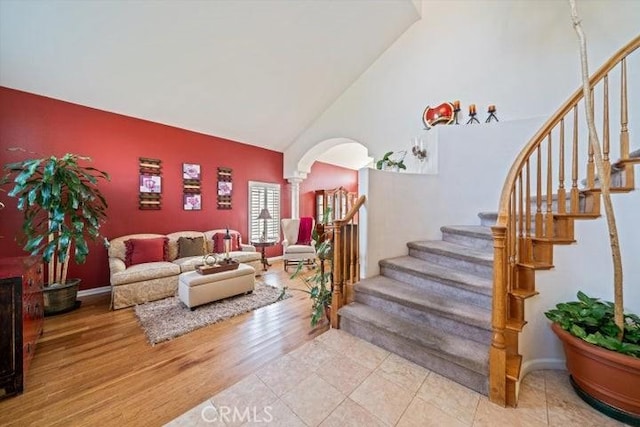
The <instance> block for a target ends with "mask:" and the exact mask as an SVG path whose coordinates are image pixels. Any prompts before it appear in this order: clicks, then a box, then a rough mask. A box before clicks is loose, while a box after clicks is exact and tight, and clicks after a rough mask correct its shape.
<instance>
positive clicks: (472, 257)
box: [407, 240, 493, 267]
mask: <svg viewBox="0 0 640 427" xmlns="http://www.w3.org/2000/svg"><path fill="white" fill-rule="evenodd" d="M407 246H408V247H409V249H414V250H418V251H424V252H431V253H434V254H438V255H443V256H446V257H449V258H455V259H459V260H463V261H469V262H474V263H477V264H481V265H485V266H487V267H492V266H493V252H491V251H486V250H479V249H474V248H469V247H467V246H462V245H458V244H455V243H449V242H445V241H443V240H427V241H422V242H409V243H407Z"/></svg>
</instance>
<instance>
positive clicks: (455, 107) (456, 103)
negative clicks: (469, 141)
mask: <svg viewBox="0 0 640 427" xmlns="http://www.w3.org/2000/svg"><path fill="white" fill-rule="evenodd" d="M459 112H460V101H453V123H454V124H456V125H459V124H460V123H458V113H459Z"/></svg>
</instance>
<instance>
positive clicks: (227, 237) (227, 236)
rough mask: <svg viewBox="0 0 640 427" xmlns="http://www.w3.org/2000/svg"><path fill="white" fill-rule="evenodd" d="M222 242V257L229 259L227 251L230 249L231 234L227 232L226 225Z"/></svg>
mask: <svg viewBox="0 0 640 427" xmlns="http://www.w3.org/2000/svg"><path fill="white" fill-rule="evenodd" d="M222 243H223V246H224V259H225V261H229V251H231V234H229V227H227V233H226V234H225V235H224V238H223V239H222Z"/></svg>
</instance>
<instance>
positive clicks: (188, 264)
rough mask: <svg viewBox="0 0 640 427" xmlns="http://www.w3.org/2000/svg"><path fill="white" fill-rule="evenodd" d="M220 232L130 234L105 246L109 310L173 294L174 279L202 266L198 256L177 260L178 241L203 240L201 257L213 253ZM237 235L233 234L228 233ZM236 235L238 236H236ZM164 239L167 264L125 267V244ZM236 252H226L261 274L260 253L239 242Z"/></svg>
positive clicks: (160, 262)
mask: <svg viewBox="0 0 640 427" xmlns="http://www.w3.org/2000/svg"><path fill="white" fill-rule="evenodd" d="M225 231H226V230H224V229H216V230H209V231H206V232H200V231H179V232H176V233H170V234H166V235H163V234H130V235H126V236H122V237H117V238H115V239H113V240H111V241H110V242H109V250H108V254H109V273H110V274H109V276H110V283H111V307H112V308H113V309H119V308H124V307H129V306H132V305H136V304H142V303H145V302H148V301H155V300H158V299H162V298H166V297H169V296H173V295H175V294H176V291H177V289H178V277H179V275H180V274H181V273H184V272H188V271H193V270H194V269H195V266H196V264H198V263H202V259H203V257H202V256H191V257H184V258H178V239H179V238H180V237H186V238H194V237H203V241H204V243H205V247H203V248H202V249H203V252H204V253H213V249H214V243H213V236H214V235H215V234H216V233H225ZM229 231H230V232H232V233H238V232H237V231H235V230H229ZM238 234H239V233H238ZM158 237H167V238H168V253H167V261H157V262H146V263H142V264H134V265H130V266H129V267H127V266H126V264H125V257H126V244H125V242H126V241H127V240H129V239H150V238H158ZM240 249H241V250H239V251H233V252H230V253H229V255H230V257H231V258H233V259H235V260H237V261H239V262H240V263H243V264H248V265H250V266H252V267H253V268H254V269H255V270H256V272H259V271H261V268H260V267H261V266H262V263H261V261H260V259H261V255H260V252H256V248H255V246H252V245H247V244H243V243H242V241H240Z"/></svg>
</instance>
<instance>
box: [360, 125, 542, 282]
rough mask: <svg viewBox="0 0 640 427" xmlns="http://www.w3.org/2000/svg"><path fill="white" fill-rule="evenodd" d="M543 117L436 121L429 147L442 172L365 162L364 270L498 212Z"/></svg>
mask: <svg viewBox="0 0 640 427" xmlns="http://www.w3.org/2000/svg"><path fill="white" fill-rule="evenodd" d="M541 123H542V119H540V118H538V119H527V120H514V121H510V122H501V123H495V122H493V123H491V124H484V123H483V124H479V125H473V126H445V127H440V128H434V129H433V130H432V131H430V132H431V133H430V139H431V140H430V141H429V147H430V152H431V153H432V154H433V153H437V158H436V157H435V156H434V158H432V161H433V165H432V167H433V168H435V169H437V171H438V173H437V174H410V173H396V172H387V171H379V170H376V169H361V170H360V172H359V178H358V183H359V192H360V194H365V195H366V196H367V201H366V204H365V206H364V208H363V210H362V211H361V213H360V224H361V227H362V229H363V230H366V233H363V235H362V239H363V240H362V241H361V242H360V245H361V247H362V248H366V251H363V253H362V255H361V263H362V265H361V272H362V275H363V277H371V276H374V275H376V274H378V273H379V268H378V261H379V260H381V259H383V258H390V257H395V256H402V255H406V254H407V246H406V243H407V242H410V241H415V240H426V239H440V237H441V233H440V227H441V226H443V225H461V224H466V225H472V224H473V225H479V224H480V220H479V218H478V216H477V215H478V213H479V212H481V211H490V212H496V211H497V210H498V199H499V196H500V192H501V191H502V185H503V183H504V180H505V177H506V175H507V172H508V169H509V168H510V167H511V163H512V162H513V159H514V158H515V157H516V155H517V153H518V152H519V151H520V149H521V147H522V145H523V143H522V141H525V140H527V139H528V138H529V137H531V136H532V135H533V133H534V132H535V131H536V130H537V128H538V127H539V126H540V124H541ZM434 145H437V150H436V149H434Z"/></svg>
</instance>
